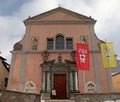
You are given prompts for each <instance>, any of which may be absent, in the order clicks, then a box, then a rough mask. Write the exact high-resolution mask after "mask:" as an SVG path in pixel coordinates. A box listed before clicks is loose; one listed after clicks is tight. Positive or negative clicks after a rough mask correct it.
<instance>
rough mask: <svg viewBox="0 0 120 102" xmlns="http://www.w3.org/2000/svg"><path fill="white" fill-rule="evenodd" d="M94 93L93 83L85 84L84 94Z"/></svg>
mask: <svg viewBox="0 0 120 102" xmlns="http://www.w3.org/2000/svg"><path fill="white" fill-rule="evenodd" d="M95 91H96V86H95V83H94V82H92V81H89V82H87V84H86V92H88V93H94V92H95Z"/></svg>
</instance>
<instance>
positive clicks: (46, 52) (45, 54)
mask: <svg viewBox="0 0 120 102" xmlns="http://www.w3.org/2000/svg"><path fill="white" fill-rule="evenodd" d="M41 55H42V57H43V61H47V60H48V57H49V52H48V51H47V50H45V51H43V52H41Z"/></svg>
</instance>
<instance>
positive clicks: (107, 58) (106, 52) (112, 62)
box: [100, 43, 117, 68]
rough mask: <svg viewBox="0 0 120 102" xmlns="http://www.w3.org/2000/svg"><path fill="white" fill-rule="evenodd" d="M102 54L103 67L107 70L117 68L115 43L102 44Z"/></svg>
mask: <svg viewBox="0 0 120 102" xmlns="http://www.w3.org/2000/svg"><path fill="white" fill-rule="evenodd" d="M100 47H101V52H102V59H103V65H104V67H105V68H116V67H117V63H116V58H115V54H114V48H113V43H101V44H100Z"/></svg>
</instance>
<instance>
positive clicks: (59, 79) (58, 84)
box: [54, 74, 67, 99]
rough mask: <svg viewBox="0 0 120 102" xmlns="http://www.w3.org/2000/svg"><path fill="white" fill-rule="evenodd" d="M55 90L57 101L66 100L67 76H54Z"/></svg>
mask: <svg viewBox="0 0 120 102" xmlns="http://www.w3.org/2000/svg"><path fill="white" fill-rule="evenodd" d="M54 89H55V90H56V98H57V99H66V98H67V92H66V74H54Z"/></svg>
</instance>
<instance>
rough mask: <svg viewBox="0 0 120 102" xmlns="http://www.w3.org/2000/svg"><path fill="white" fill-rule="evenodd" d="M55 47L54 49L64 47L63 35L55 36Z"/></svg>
mask: <svg viewBox="0 0 120 102" xmlns="http://www.w3.org/2000/svg"><path fill="white" fill-rule="evenodd" d="M55 49H56V50H63V49H64V37H63V36H62V35H58V36H56V40H55Z"/></svg>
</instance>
